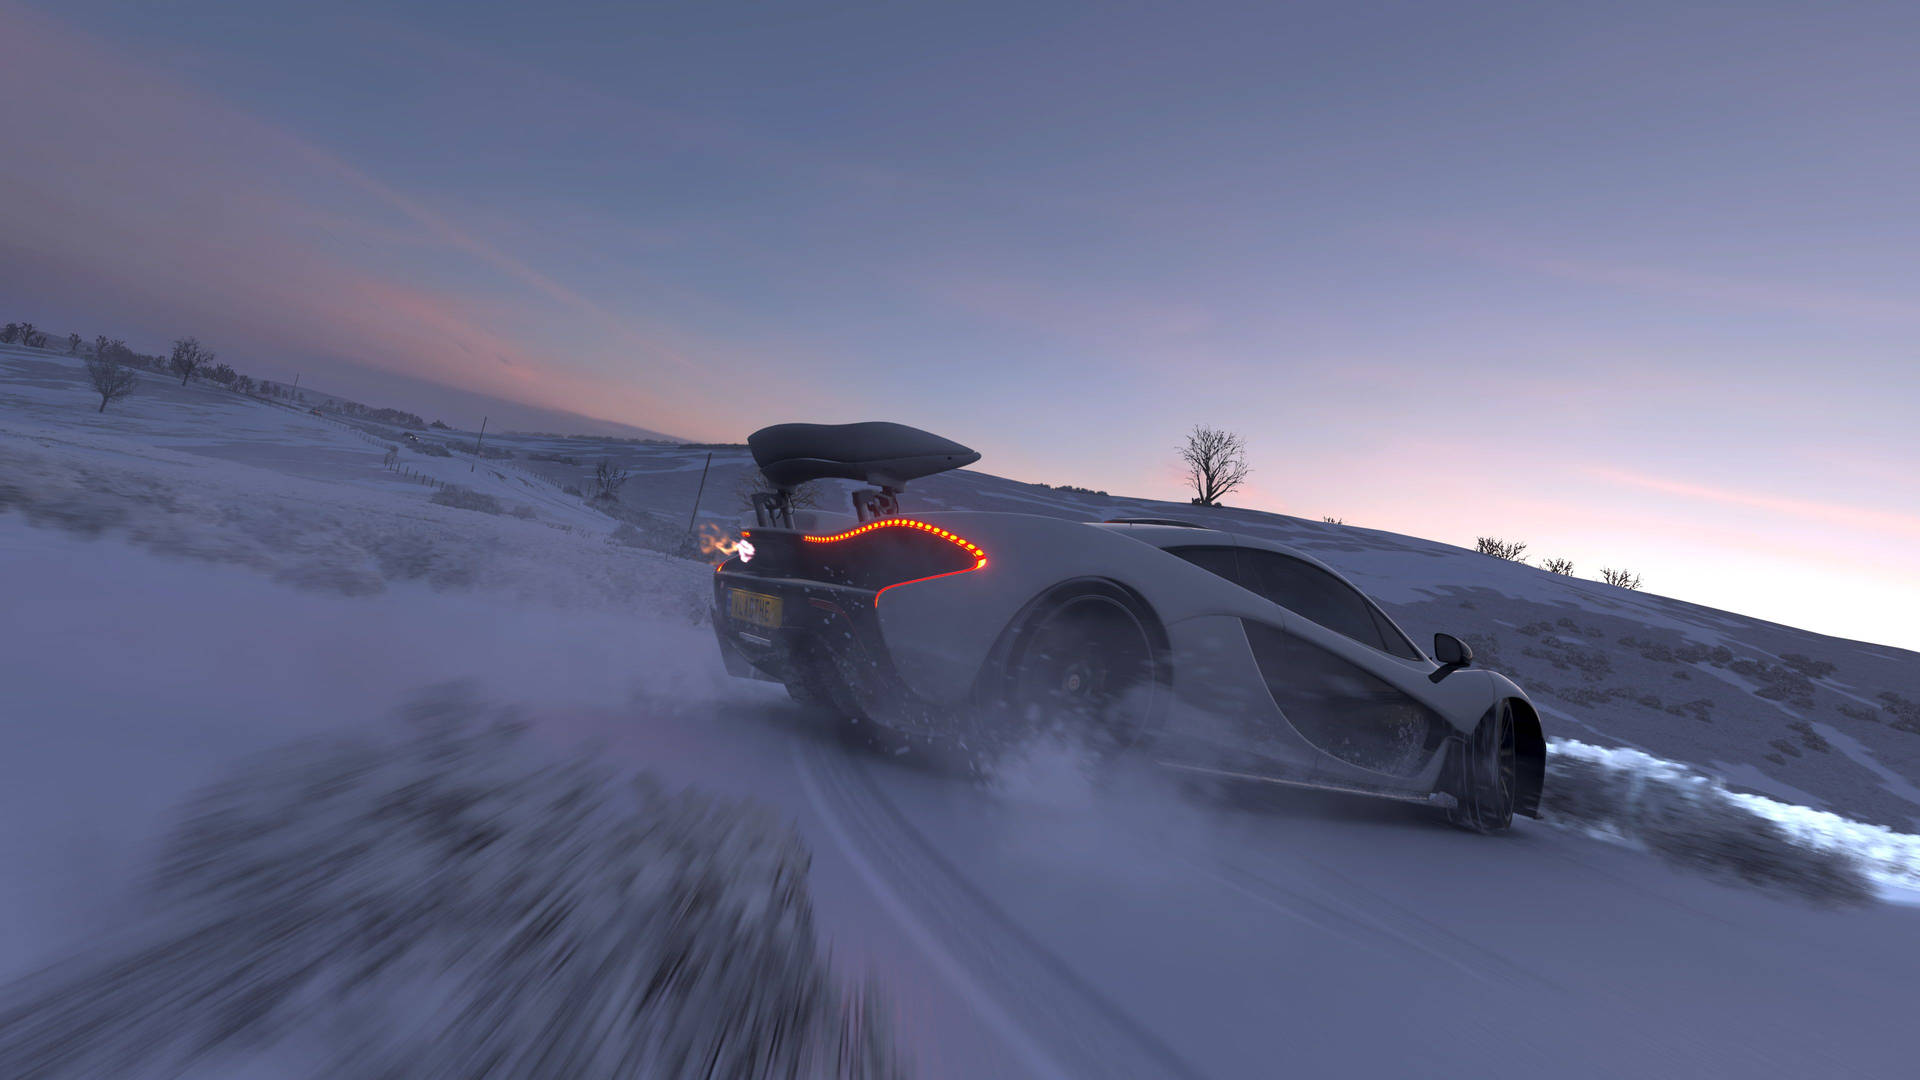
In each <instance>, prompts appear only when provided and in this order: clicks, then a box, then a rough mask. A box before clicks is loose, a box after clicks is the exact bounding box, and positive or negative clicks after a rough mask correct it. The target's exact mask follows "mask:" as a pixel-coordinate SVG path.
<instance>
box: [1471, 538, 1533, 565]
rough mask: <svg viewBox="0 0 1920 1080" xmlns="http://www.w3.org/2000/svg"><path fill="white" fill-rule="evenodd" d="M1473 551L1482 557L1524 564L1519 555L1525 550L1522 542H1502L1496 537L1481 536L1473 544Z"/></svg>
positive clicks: (1524, 544) (1524, 543) (1524, 542)
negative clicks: (1489, 556)
mask: <svg viewBox="0 0 1920 1080" xmlns="http://www.w3.org/2000/svg"><path fill="white" fill-rule="evenodd" d="M1473 550H1475V551H1478V552H1479V553H1480V554H1482V555H1491V556H1493V557H1494V558H1496V559H1507V560H1510V561H1512V562H1526V561H1527V560H1525V559H1523V558H1521V557H1520V553H1521V552H1523V551H1526V550H1527V544H1526V541H1524V540H1502V539H1500V538H1499V537H1496V536H1482V537H1480V538H1479V539H1477V540H1475V541H1474V542H1473Z"/></svg>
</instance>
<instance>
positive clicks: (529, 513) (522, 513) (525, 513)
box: [509, 503, 537, 521]
mask: <svg viewBox="0 0 1920 1080" xmlns="http://www.w3.org/2000/svg"><path fill="white" fill-rule="evenodd" d="M509 513H511V514H513V516H514V517H517V518H519V519H520V520H522V521H532V520H533V519H534V518H535V517H536V516H537V515H536V514H535V513H534V512H533V507H531V506H528V505H527V504H526V503H520V504H519V505H517V506H515V507H514V508H513V509H512V510H511V511H509Z"/></svg>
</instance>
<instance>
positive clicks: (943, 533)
mask: <svg viewBox="0 0 1920 1080" xmlns="http://www.w3.org/2000/svg"><path fill="white" fill-rule="evenodd" d="M875 529H919V530H920V531H921V532H924V533H932V534H933V535H935V536H937V537H939V538H940V539H942V540H945V541H948V542H949V543H952V544H954V545H956V546H958V547H959V548H961V549H962V550H963V551H965V552H966V553H967V554H969V555H971V556H973V569H975V570H978V569H980V568H981V567H983V566H985V565H987V553H986V552H984V551H981V550H980V546H979V545H978V544H975V543H974V542H973V541H971V540H964V539H962V538H960V537H958V536H955V535H954V534H953V533H950V532H948V531H947V530H945V529H943V528H941V527H940V526H938V525H929V524H927V523H926V522H924V521H915V520H913V519H912V518H881V519H880V520H879V521H869V522H867V523H866V524H865V525H862V526H860V527H859V528H856V529H848V530H847V531H846V532H843V533H834V534H833V535H832V536H802V537H801V539H802V540H805V541H806V542H807V543H809V544H832V543H836V542H838V541H841V540H851V539H853V538H854V537H856V536H859V535H861V534H862V533H870V532H872V531H874V530H875ZM935 576H936V577H945V576H946V575H944V574H938V575H935ZM900 584H902V585H905V584H907V582H904V581H903V582H901V583H900Z"/></svg>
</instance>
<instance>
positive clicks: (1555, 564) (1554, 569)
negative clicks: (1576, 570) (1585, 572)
mask: <svg viewBox="0 0 1920 1080" xmlns="http://www.w3.org/2000/svg"><path fill="white" fill-rule="evenodd" d="M1540 569H1542V570H1545V571H1546V572H1547V573H1549V574H1560V575H1562V576H1564V577H1572V576H1573V560H1572V559H1548V560H1547V561H1545V562H1543V563H1541V564H1540Z"/></svg>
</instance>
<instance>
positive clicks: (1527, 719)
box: [1506, 697, 1547, 818]
mask: <svg viewBox="0 0 1920 1080" xmlns="http://www.w3.org/2000/svg"><path fill="white" fill-rule="evenodd" d="M1506 702H1507V706H1508V707H1509V708H1510V709H1511V710H1512V712H1513V753H1514V759H1515V760H1514V772H1515V775H1514V781H1515V783H1514V788H1515V790H1514V793H1513V812H1514V813H1516V814H1523V815H1525V816H1527V817H1530V818H1537V817H1539V816H1540V796H1541V794H1542V792H1543V791H1544V790H1545V789H1546V780H1547V739H1546V735H1545V734H1544V733H1543V732H1542V731H1541V728H1540V714H1539V713H1538V712H1536V711H1535V710H1534V707H1533V703H1532V702H1530V701H1528V700H1527V699H1526V698H1523V697H1510V698H1507V699H1506Z"/></svg>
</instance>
